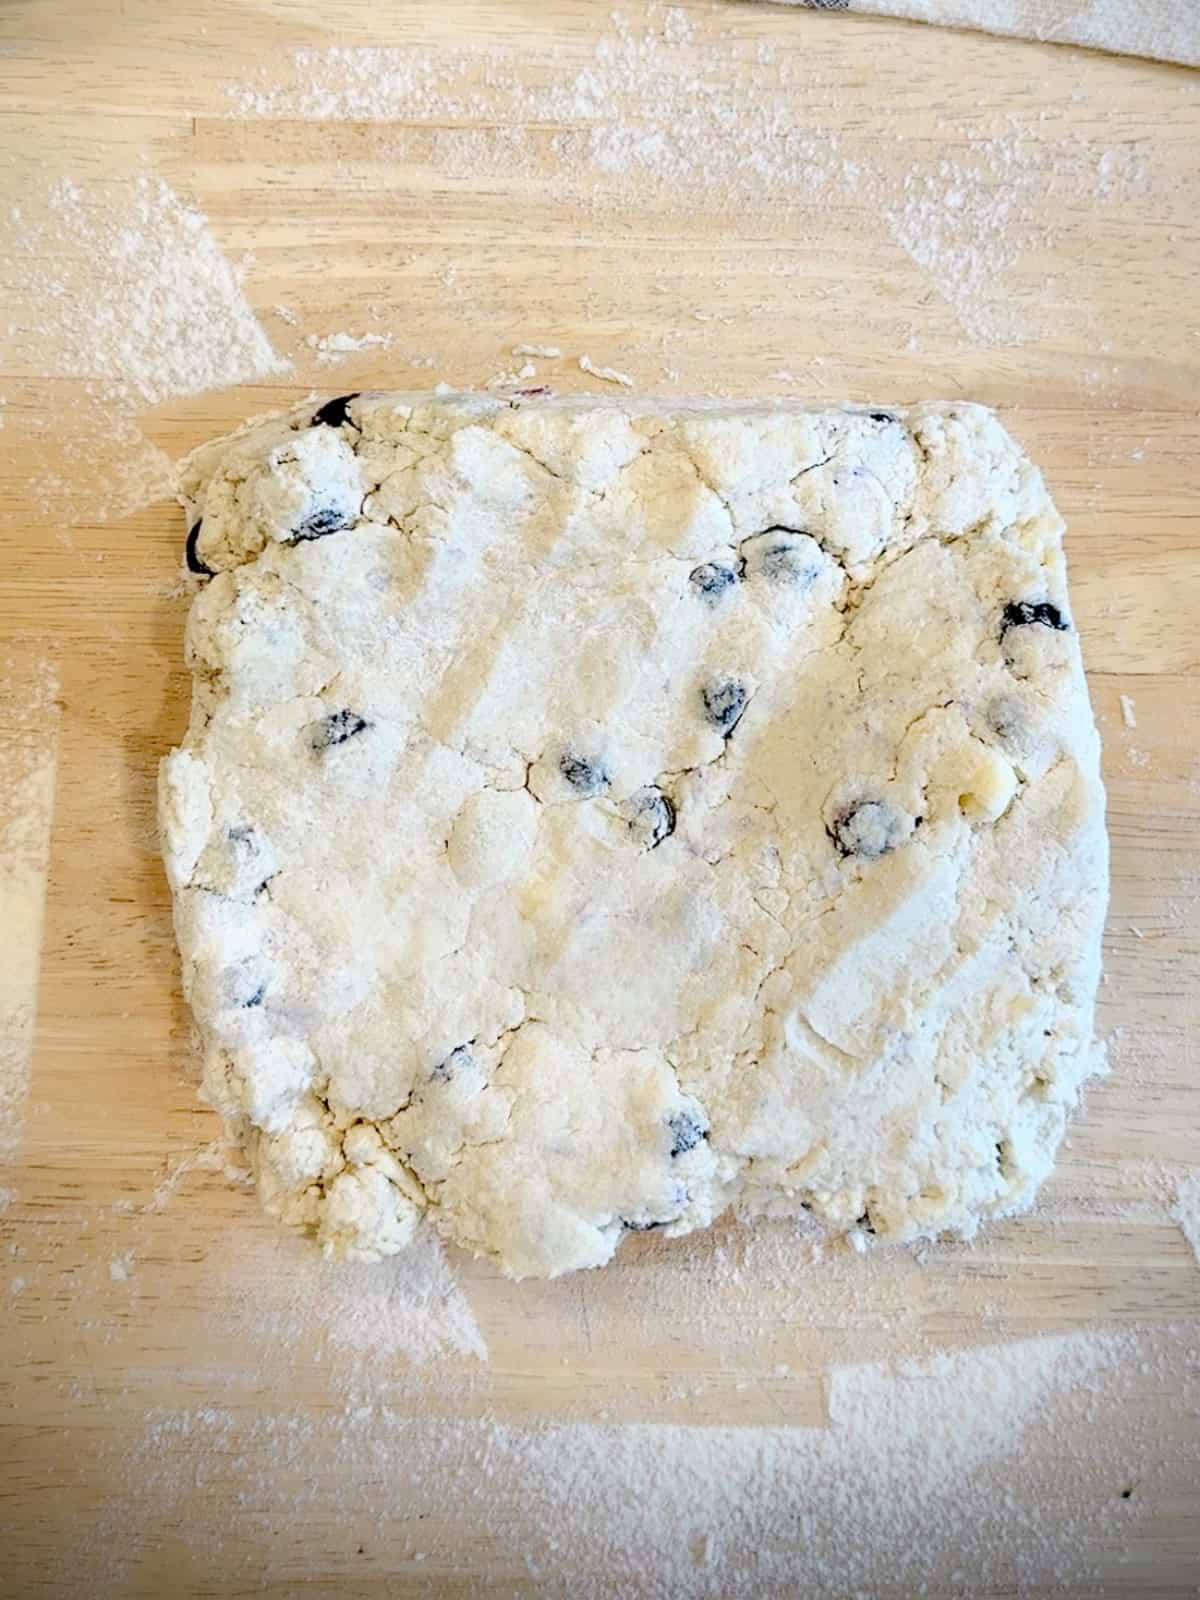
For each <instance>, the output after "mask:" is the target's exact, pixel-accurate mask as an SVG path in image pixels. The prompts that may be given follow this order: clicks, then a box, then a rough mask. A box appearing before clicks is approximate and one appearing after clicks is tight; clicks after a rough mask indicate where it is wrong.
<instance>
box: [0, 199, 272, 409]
mask: <svg viewBox="0 0 1200 1600" xmlns="http://www.w3.org/2000/svg"><path fill="white" fill-rule="evenodd" d="M0 278H2V279H3V280H4V281H5V282H6V283H8V284H9V285H11V286H13V292H12V298H11V299H10V303H9V307H8V309H9V315H10V317H11V319H12V320H11V321H10V322H9V325H8V335H9V340H10V342H11V346H12V351H11V355H6V357H5V364H6V365H7V364H8V363H9V362H10V361H12V360H13V358H14V357H15V359H16V361H17V362H19V363H20V366H19V367H18V370H24V371H31V372H38V373H40V374H42V375H44V376H46V377H61V378H80V379H85V380H88V379H90V380H93V381H94V382H96V383H97V384H98V385H99V386H100V390H101V393H102V395H103V398H104V399H105V400H106V401H108V402H109V403H118V404H122V405H124V406H125V407H127V408H129V407H133V406H136V405H138V404H142V405H156V404H158V403H159V402H160V401H163V400H166V399H169V398H171V397H174V396H179V395H189V394H199V393H200V392H201V391H203V390H205V389H216V388H221V387H223V386H225V385H228V384H235V383H242V382H246V381H248V380H249V379H252V378H258V377H263V376H265V375H266V374H268V373H277V372H280V371H283V370H284V366H283V363H282V362H281V361H280V360H279V358H278V357H277V356H276V355H275V352H274V351H273V350H272V349H271V346H270V343H269V342H268V340H267V337H266V334H265V333H264V332H263V330H262V327H261V326H260V324H259V322H258V319H257V317H255V315H254V313H253V311H252V310H251V309H250V306H249V304H248V302H247V301H246V298H245V295H244V294H243V292H242V288H241V285H240V283H239V281H238V278H237V274H236V273H235V272H234V269H233V267H232V266H231V265H230V264H229V262H228V260H227V259H226V257H225V256H224V255H223V253H222V252H221V249H220V247H219V246H218V244H217V242H216V240H215V239H214V238H213V236H212V234H211V233H210V231H209V228H208V222H207V219H206V218H205V217H204V216H203V214H202V213H201V212H199V211H197V210H195V209H194V208H193V207H190V206H187V205H185V204H184V203H183V201H181V200H180V199H179V197H178V195H176V194H175V192H174V190H172V189H171V188H170V186H169V185H168V184H167V183H165V182H164V181H163V180H162V179H161V178H151V177H147V176H144V175H141V176H136V177H127V178H124V179H114V180H113V181H111V182H108V183H105V184H103V185H101V184H91V185H84V184H79V183H75V182H74V181H72V180H71V179H70V178H65V177H64V178H59V179H58V180H56V181H55V182H53V183H52V184H50V185H49V187H48V188H47V189H44V190H42V191H41V192H40V193H31V194H30V196H29V200H28V204H27V205H25V206H24V207H23V208H22V215H21V221H20V223H19V225H18V226H16V227H12V228H9V229H7V230H6V231H5V233H4V236H3V238H2V239H0ZM85 308H86V310H85Z"/></svg>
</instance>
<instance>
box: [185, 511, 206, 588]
mask: <svg viewBox="0 0 1200 1600" xmlns="http://www.w3.org/2000/svg"><path fill="white" fill-rule="evenodd" d="M203 526H204V518H203V517H201V518H200V520H199V521H198V522H193V523H192V525H191V527H190V528H189V529H188V536H187V544H186V545H185V546H184V551H183V555H184V560H185V561H186V562H187V569H188V571H189V572H195V573H198V574H199V575H200V577H202V578H211V577H212V576H213V569H212V568H211V567H206V566H205V565H204V562H203V561H201V559H200V556H199V554H198V553H197V550H196V546H197V544H198V543H199V540H200V529H201V528H202V527H203Z"/></svg>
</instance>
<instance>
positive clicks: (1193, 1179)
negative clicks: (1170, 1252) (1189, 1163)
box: [1171, 1171, 1200, 1263]
mask: <svg viewBox="0 0 1200 1600" xmlns="http://www.w3.org/2000/svg"><path fill="white" fill-rule="evenodd" d="M1171 1214H1172V1216H1173V1217H1174V1219H1175V1221H1176V1222H1177V1223H1178V1224H1179V1226H1180V1228H1181V1229H1182V1230H1183V1236H1184V1238H1185V1239H1186V1240H1187V1242H1188V1243H1189V1244H1190V1245H1191V1247H1192V1254H1193V1255H1194V1256H1195V1257H1196V1261H1197V1262H1198V1263H1200V1171H1196V1172H1189V1173H1188V1174H1187V1175H1186V1176H1185V1177H1180V1178H1178V1179H1177V1180H1176V1183H1175V1204H1174V1206H1173V1208H1172V1212H1171Z"/></svg>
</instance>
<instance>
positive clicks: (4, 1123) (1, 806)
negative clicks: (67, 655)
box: [0, 661, 59, 1161]
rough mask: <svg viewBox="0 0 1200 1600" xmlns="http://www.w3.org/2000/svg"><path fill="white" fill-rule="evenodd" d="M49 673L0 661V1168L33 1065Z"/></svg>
mask: <svg viewBox="0 0 1200 1600" xmlns="http://www.w3.org/2000/svg"><path fill="white" fill-rule="evenodd" d="M56 694H57V684H56V681H55V677H54V674H53V672H52V671H51V669H50V668H49V666H47V665H42V666H38V667H34V668H32V669H31V668H29V667H22V666H18V665H17V664H16V663H14V662H11V661H10V662H7V663H4V662H0V929H2V930H3V943H4V953H3V957H2V958H0V1161H12V1160H14V1159H15V1158H16V1156H17V1153H18V1149H19V1145H20V1139H21V1130H22V1125H23V1121H24V1112H25V1101H26V1097H27V1095H28V1093H29V1076H30V1069H31V1066H32V1061H33V1037H34V1024H35V1020H36V1016H37V992H38V975H39V971H40V967H41V953H42V921H43V915H44V910H45V903H46V879H47V874H48V872H49V867H50V832H51V824H52V822H53V818H54V786H55V773H56V768H57V761H58V724H59V717H58V708H57V705H56V702H55V696H56Z"/></svg>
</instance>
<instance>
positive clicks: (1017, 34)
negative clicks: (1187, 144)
mask: <svg viewBox="0 0 1200 1600" xmlns="http://www.w3.org/2000/svg"><path fill="white" fill-rule="evenodd" d="M774 3H775V4H777V5H799V6H807V7H808V8H809V9H810V10H815V11H863V12H867V11H869V12H873V13H874V14H876V15H877V16H883V17H907V18H910V19H912V20H913V21H915V22H940V23H941V24H942V25H943V26H945V27H949V28H979V29H982V30H983V32H985V33H1001V34H1008V35H1010V36H1012V37H1013V38H1024V39H1044V40H1047V41H1049V42H1051V43H1053V44H1080V45H1087V46H1089V47H1090V48H1091V49H1093V50H1112V51H1115V52H1117V53H1118V54H1120V55H1129V56H1150V57H1153V58H1154V59H1156V60H1159V61H1179V62H1182V63H1183V64H1184V65H1185V66H1191V67H1196V66H1200V0H774Z"/></svg>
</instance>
